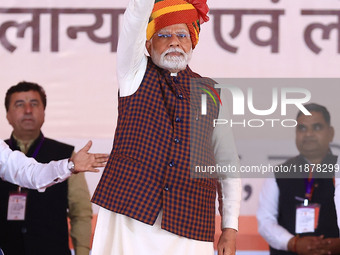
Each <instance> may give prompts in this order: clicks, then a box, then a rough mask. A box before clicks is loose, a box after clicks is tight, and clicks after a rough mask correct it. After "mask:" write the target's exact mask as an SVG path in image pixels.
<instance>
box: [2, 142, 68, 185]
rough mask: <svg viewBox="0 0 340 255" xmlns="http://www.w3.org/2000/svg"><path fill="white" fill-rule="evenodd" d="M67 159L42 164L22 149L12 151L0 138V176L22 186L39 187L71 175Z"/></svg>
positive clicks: (60, 180) (57, 181)
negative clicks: (26, 154)
mask: <svg viewBox="0 0 340 255" xmlns="http://www.w3.org/2000/svg"><path fill="white" fill-rule="evenodd" d="M67 162H68V160H67V159H64V160H59V161H52V162H50V163H48V164H41V163H38V162H37V161H35V160H34V159H33V158H28V157H26V156H25V154H23V153H22V152H20V151H12V150H11V149H10V148H9V147H8V145H7V144H6V143H5V142H4V141H3V140H0V178H1V179H3V180H5V181H8V182H11V183H14V184H17V185H19V186H21V187H25V188H30V189H38V190H39V191H44V190H45V188H47V187H49V186H51V185H53V184H56V183H59V182H62V181H64V180H66V179H67V178H68V177H70V175H71V172H70V171H69V170H68V168H67Z"/></svg>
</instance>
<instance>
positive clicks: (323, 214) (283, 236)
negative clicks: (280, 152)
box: [257, 103, 340, 255]
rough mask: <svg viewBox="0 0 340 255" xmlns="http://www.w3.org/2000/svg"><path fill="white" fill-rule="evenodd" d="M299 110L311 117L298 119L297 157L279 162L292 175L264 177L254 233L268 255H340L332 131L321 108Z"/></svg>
mask: <svg viewBox="0 0 340 255" xmlns="http://www.w3.org/2000/svg"><path fill="white" fill-rule="evenodd" d="M304 107H305V108H306V109H307V110H308V111H309V112H311V114H312V115H311V116H308V115H304V114H302V112H299V113H298V115H297V119H296V120H297V127H296V146H297V149H298V150H299V152H300V155H299V156H297V157H294V158H291V159H289V160H288V161H286V162H285V163H284V164H283V165H285V166H288V167H289V168H290V169H295V170H296V172H294V173H292V175H290V176H288V177H289V178H287V176H280V174H276V179H275V178H271V179H267V180H266V181H265V183H264V185H263V187H262V191H261V193H260V198H259V209H258V212H257V219H258V225H259V233H260V234H261V235H262V236H263V238H264V239H265V240H266V241H267V242H268V244H269V245H270V254H271V255H276V254H339V253H340V239H339V238H338V237H339V229H338V226H337V216H336V209H335V203H334V193H335V187H334V169H335V167H339V165H337V166H336V163H337V157H336V156H335V155H333V154H332V153H331V151H330V147H329V145H330V142H331V141H332V140H333V136H334V129H333V127H332V126H331V124H330V114H329V112H328V110H327V109H326V108H325V107H324V106H321V105H318V104H313V103H312V104H307V105H304ZM321 168H322V169H323V172H320V169H321ZM338 169H339V168H338ZM325 170H326V172H324V171H325ZM282 177H284V178H282Z"/></svg>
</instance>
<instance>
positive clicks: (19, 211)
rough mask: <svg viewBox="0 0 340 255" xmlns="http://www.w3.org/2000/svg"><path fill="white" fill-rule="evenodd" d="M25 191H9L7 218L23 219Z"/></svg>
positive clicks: (25, 199)
mask: <svg viewBox="0 0 340 255" xmlns="http://www.w3.org/2000/svg"><path fill="white" fill-rule="evenodd" d="M26 201H27V193H10V195H9V199H8V211H7V220H25V212H26Z"/></svg>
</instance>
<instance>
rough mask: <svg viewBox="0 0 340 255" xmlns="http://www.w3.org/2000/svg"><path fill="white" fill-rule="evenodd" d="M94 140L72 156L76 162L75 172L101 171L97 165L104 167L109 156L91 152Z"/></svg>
mask: <svg viewBox="0 0 340 255" xmlns="http://www.w3.org/2000/svg"><path fill="white" fill-rule="evenodd" d="M91 146H92V141H88V142H87V144H86V145H85V146H84V147H83V148H82V149H81V150H80V151H78V152H77V153H76V154H74V155H73V156H72V157H71V160H72V161H73V163H74V173H79V172H99V170H98V169H96V168H97V167H104V166H105V165H106V162H107V160H108V158H109V155H108V154H103V153H89V150H90V148H91Z"/></svg>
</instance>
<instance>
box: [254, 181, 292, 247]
mask: <svg viewBox="0 0 340 255" xmlns="http://www.w3.org/2000/svg"><path fill="white" fill-rule="evenodd" d="M278 207H279V188H278V186H277V183H276V180H275V178H268V179H266V180H265V182H264V184H263V186H262V190H261V193H260V197H259V207H258V210H257V215H256V216H257V221H258V231H259V233H260V235H261V236H262V237H263V238H264V239H265V240H266V241H267V242H268V244H269V245H270V246H271V247H273V248H275V249H278V250H284V251H287V250H288V241H289V239H291V238H292V237H293V235H292V234H291V233H289V232H288V231H287V230H286V229H285V228H283V227H282V226H280V225H279V224H278V222H277V218H278Z"/></svg>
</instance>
